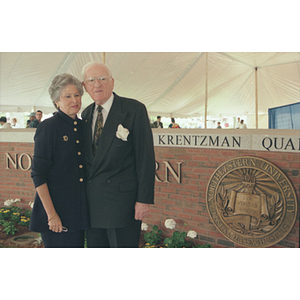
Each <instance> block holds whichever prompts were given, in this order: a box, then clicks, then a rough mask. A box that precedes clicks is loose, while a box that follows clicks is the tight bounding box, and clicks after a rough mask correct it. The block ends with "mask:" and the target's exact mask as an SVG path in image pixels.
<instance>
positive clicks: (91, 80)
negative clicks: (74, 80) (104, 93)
mask: <svg viewBox="0 0 300 300" xmlns="http://www.w3.org/2000/svg"><path fill="white" fill-rule="evenodd" d="M108 79H109V77H107V76H99V77H89V78H88V79H86V80H85V83H86V84H87V85H89V86H93V85H95V84H96V81H97V80H98V81H99V82H100V84H102V85H105V84H107V83H108Z"/></svg>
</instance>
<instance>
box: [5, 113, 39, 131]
mask: <svg viewBox="0 0 300 300" xmlns="http://www.w3.org/2000/svg"><path fill="white" fill-rule="evenodd" d="M28 117H29V119H28V120H27V122H26V128H37V127H38V125H39V124H40V123H41V122H42V118H43V112H42V111H41V110H37V111H36V112H32V113H30V114H29V116H28ZM0 123H1V128H4V129H5V128H6V129H8V128H22V126H21V125H20V124H19V123H18V120H17V118H15V117H13V118H12V119H11V122H8V121H7V118H6V117H5V116H2V117H1V118H0Z"/></svg>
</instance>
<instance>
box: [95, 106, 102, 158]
mask: <svg viewBox="0 0 300 300" xmlns="http://www.w3.org/2000/svg"><path fill="white" fill-rule="evenodd" d="M102 109H103V107H102V106H101V105H99V106H98V115H97V120H96V123H95V130H94V140H93V153H94V155H95V154H96V151H97V147H98V143H99V139H100V135H101V133H102V130H103V115H102Z"/></svg>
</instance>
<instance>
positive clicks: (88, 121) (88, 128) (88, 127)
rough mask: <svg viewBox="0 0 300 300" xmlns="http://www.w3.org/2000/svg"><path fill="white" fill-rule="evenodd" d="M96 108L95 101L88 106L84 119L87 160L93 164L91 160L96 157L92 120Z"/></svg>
mask: <svg viewBox="0 0 300 300" xmlns="http://www.w3.org/2000/svg"><path fill="white" fill-rule="evenodd" d="M94 109H95V103H94V104H92V105H90V107H89V108H88V111H87V115H86V118H85V120H83V121H84V123H83V124H84V125H83V126H85V130H84V132H85V136H84V140H85V143H86V145H85V146H86V147H85V149H86V155H87V161H88V162H89V163H90V164H91V162H92V161H93V159H94V155H93V150H92V142H93V138H92V121H93V112H94Z"/></svg>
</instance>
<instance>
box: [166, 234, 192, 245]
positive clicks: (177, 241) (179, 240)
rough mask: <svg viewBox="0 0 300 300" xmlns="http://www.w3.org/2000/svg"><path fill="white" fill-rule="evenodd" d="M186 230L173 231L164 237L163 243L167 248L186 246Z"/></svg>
mask: <svg viewBox="0 0 300 300" xmlns="http://www.w3.org/2000/svg"><path fill="white" fill-rule="evenodd" d="M185 237H186V232H182V231H181V232H179V231H174V232H173V235H172V236H171V237H169V238H165V239H164V245H165V246H166V247H167V248H186V247H189V246H190V243H189V242H187V241H186V240H185Z"/></svg>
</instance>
